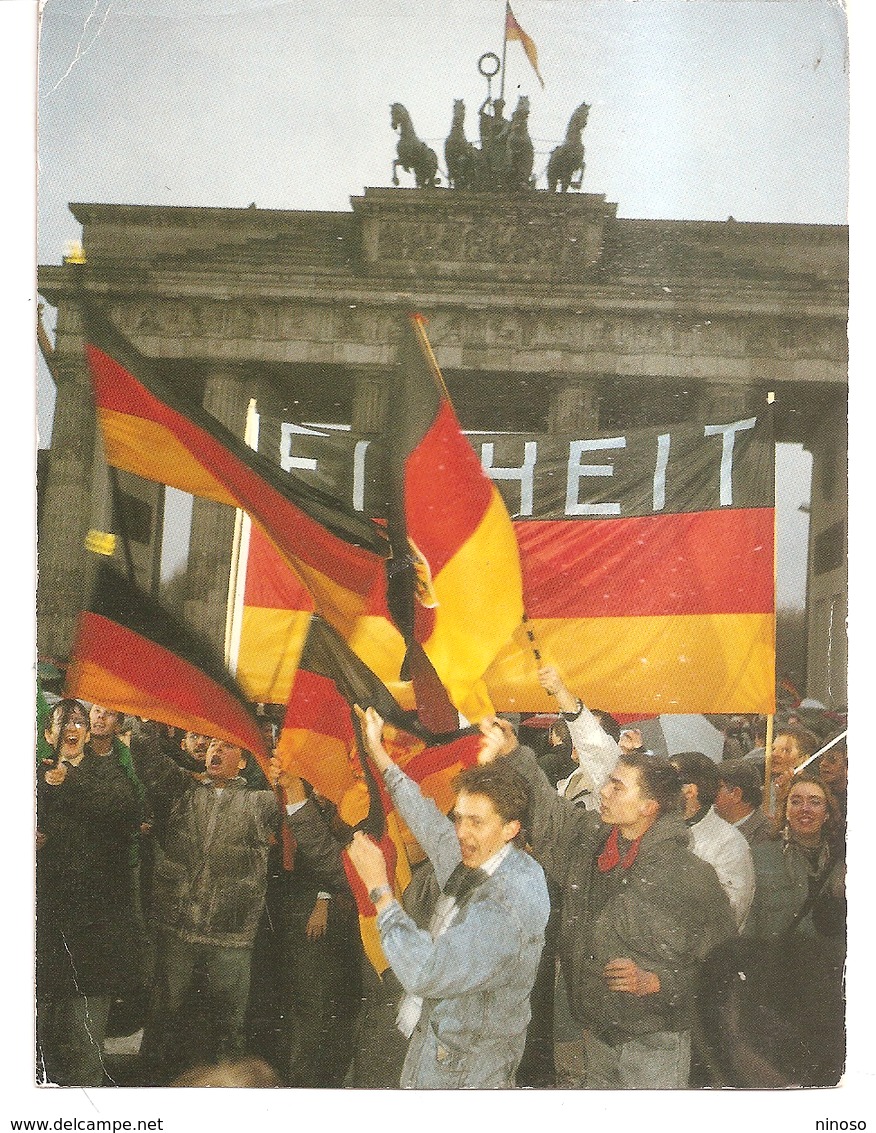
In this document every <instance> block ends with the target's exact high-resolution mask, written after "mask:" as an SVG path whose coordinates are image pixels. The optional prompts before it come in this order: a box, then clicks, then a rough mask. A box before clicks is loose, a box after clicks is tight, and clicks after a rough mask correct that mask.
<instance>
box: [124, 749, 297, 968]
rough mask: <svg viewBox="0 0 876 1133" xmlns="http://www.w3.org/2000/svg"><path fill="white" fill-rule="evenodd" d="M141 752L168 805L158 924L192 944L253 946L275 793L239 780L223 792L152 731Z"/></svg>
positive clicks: (143, 766)
mask: <svg viewBox="0 0 876 1133" xmlns="http://www.w3.org/2000/svg"><path fill="white" fill-rule="evenodd" d="M134 751H135V760H136V769H137V773H138V775H139V777H140V779H141V781H142V782H143V784H144V786H145V787H146V790H147V792H148V793H149V794H150V796H152V797H153V798H155V799H158V800H160V801H161V802H162V803H163V804H165V805H166V806H167V824H166V829H165V831H164V835H163V838H162V839H161V840H160V841H157V842H156V844H155V864H154V868H153V876H152V914H153V917H154V920H155V923H156V925H157V927H159V928H161V929H164V930H169V931H171V932H173V933H175V934H176V935H177V936H179V937H181V938H182V939H183V940H186V941H189V942H191V943H196V944H214V945H221V946H222V947H225V948H251V947H252V945H253V942H254V940H255V935H256V930H257V928H258V924H259V919H260V917H261V914H262V909H263V907H264V903H265V891H266V888H267V871H268V849H269V846H270V844H271V842H272V841H273V839H274V837H275V836H276V831H277V829H278V827H279V817H280V812H279V806H278V804H277V797H276V795H275V794H274V792H273V791H257V790H252V789H250V788H249V787H247V785H246V782H245V780H244V779H242V778H240V777H238V778H237V779H232V780H231V782H230V783H228V785H227V786H226V787H225V788H224V789H223V790H217V789H216V787H215V786H214V785H213V783H212V782H210V781H205V780H200V779H195V778H193V777H192V775H191V774H190V773H189V772H188V771H184V770H183V769H182V768H181V767H179V766H178V765H177V764H176V763H175V762H174V761H173V760H171V759H169V758H168V757H167V756H166V755H163V754H162V753H161V752H160V751H159V749H158V745H157V744H156V743H154V742H150V737H148V734H147V736H146V737H144V738H143V739H142V740H141V741H140V742H137V743H135V747H134Z"/></svg>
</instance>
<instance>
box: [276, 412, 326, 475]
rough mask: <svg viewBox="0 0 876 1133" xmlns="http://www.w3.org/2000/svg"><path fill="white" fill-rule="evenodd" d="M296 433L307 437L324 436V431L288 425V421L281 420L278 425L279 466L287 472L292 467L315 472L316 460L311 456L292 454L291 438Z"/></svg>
mask: <svg viewBox="0 0 876 1133" xmlns="http://www.w3.org/2000/svg"><path fill="white" fill-rule="evenodd" d="M296 434H298V435H299V436H300V435H301V434H304V435H305V436H309V437H324V436H325V433H319V432H317V431H316V429H306V428H305V427H304V426H303V425H290V424H289V422H288V421H283V423H282V424H281V425H280V467H281V468H282V469H283V471H284V472H289V471H291V470H292V469H293V468H303V469H306V470H307V471H308V472H316V460H315V459H314V458H313V457H307V456H293V455H292V438H293V436H295V435H296Z"/></svg>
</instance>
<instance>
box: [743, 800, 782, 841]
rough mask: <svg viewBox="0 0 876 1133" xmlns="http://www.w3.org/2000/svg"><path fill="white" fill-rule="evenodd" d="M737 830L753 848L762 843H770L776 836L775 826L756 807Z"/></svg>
mask: <svg viewBox="0 0 876 1133" xmlns="http://www.w3.org/2000/svg"><path fill="white" fill-rule="evenodd" d="M736 829H737V830H738V831H739V833H740V834H741V835H742V836H743V837H744V838H745V840H746V842H748V844H749V846H752V847H754V846H757V845H759V844H760V843H761V842H769V841H770V840H771V839H772V838H773V836H774V832H773V824H772V822H771V820H770V819H769V818H767V816H766V815H765V814H764V812H763V811H762V810H761V809H760V807H756V808H755V809H754V810H753V811H752V812H751V814H750V815H749V816H748V818H745V819H743V820H742V822H740V823H739V824H738V825H737V826H736Z"/></svg>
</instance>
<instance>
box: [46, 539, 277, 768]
mask: <svg viewBox="0 0 876 1133" xmlns="http://www.w3.org/2000/svg"><path fill="white" fill-rule="evenodd" d="M65 695H67V696H74V697H80V698H81V699H83V700H87V701H91V702H92V703H96V704H107V705H111V706H112V707H113V708H115V709H118V711H120V712H125V713H130V714H131V715H133V716H142V717H143V718H145V719H149V720H158V721H160V722H162V723H165V724H170V725H172V726H173V727H176V728H184V729H186V730H187V731H194V732H201V733H203V734H204V735H208V736H217V737H219V738H220V739H224V740H227V741H228V742H229V743H233V744H235V745H237V746H238V747H241V748H243V749H245V750H246V751H250V752H252V754H253V755H254V756H255V757H256V759H257V760H258V762H259V765H260V766H261V768H262V770H263V771H264V772H265V775H266V776H267V775H269V758H270V756H269V752H268V750H267V747H266V745H265V741H264V738H263V736H262V732H261V729H260V727H259V721H258V718H257V717H256V715H255V713H254V712H253V710H252V709H251V707H250V706H249V704H248V703H247V701H246V698H245V696H244V694H243V692H242V690H241V689H240V688H239V687H238V685H237V684H236V683H235V681H234V680H233V678H232V677H231V676H230V675H229V674H228V672H227V670H226V669H225V666H224V665H223V664H222V661H221V660H220V658H219V657H218V656H217V654H216V653H215V651H214V650H213V649H212V647H211V646H209V645H208V644H206V643H205V642H201V641H199V640H198V639H197V638H195V637H194V635H193V634H192V632H191V631H190V630H189V629H188V628H186V627H185V626H183V625H182V624H181V623H180V622H179V621H178V620H177V619H176V618H175V617H173V615H172V614H170V613H169V612H168V611H167V610H166V609H164V607H163V606H161V605H159V603H157V602H155V601H153V600H152V599H151V598H149V597H148V596H147V595H145V594H144V593H143V592H142V591H141V590H139V588H138V587H136V586H134V584H133V583H131V582H129V581H128V580H127V579H126V578H125V577H124V576H123V575H122V574H120V573H119V571H118V570H116V568H115V567H114V566H112V564H111V563H109V562H106V561H101V562H99V563H98V564H97V566H96V568H95V582H94V587H93V590H92V594H91V599H90V601H89V604H88V607H87V609H85V610H83V611H82V613H81V614H80V616H79V622H78V627H77V632H76V638H75V641H74V644H73V648H72V651H71V659H70V664H69V665H68V667H67V674H66V688H65Z"/></svg>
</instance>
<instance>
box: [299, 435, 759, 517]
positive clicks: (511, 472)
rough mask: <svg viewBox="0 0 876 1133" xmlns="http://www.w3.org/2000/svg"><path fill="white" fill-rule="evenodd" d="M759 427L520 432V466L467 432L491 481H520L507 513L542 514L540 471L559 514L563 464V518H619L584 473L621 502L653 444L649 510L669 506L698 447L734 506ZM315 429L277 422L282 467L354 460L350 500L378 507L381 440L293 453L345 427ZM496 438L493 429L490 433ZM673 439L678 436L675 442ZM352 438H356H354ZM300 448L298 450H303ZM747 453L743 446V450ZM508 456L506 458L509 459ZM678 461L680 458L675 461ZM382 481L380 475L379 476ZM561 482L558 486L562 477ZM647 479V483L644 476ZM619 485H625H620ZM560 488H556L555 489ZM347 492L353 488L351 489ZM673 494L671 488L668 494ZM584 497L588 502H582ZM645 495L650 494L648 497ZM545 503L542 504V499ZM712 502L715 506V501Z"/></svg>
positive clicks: (620, 510)
mask: <svg viewBox="0 0 876 1133" xmlns="http://www.w3.org/2000/svg"><path fill="white" fill-rule="evenodd" d="M756 425H757V417H747V418H745V419H743V420H740V421H733V422H731V423H730V424H727V425H704V426H701V425H698V426H697V427H696V430H695V432H694V433H693V436H691V433H690V432H688V433H687V434H686V435H684V436H677V435H676V434H673V433H657V434H654V433H651V434H649V435H648V437H647V438H646V439H644V438H643V437H642V436H641V435H640V434H638V433H636V434H633V436H632V437H631V438H627V437H625V436H621V437H607V438H606V437H597V438H591V439H587V440H577V439H576V440H569V441H567V440H566V438H561V437H556V438H554V437H551V436H549V435H540V436H538V437H534V438H531V439H529V440H524V439H523V437H519V439H518V440H517V442H516V443H515V445H514V447H513V449H511V451H512V452H513V453H514V454H515V456H511V457H510V459H515V458H516V454H517V453H519V452H520V448H519V445H522V447H523V460H522V463H521V464H519V465H517V464H512V465H500V466H496V465H495V464H494V461H495V459H496V446H497V444H498V445H499V446H500V453H502V452H508V449H503V448H502V447H501V446H502V442H501V441H495V442H494V441H481V440H480V436H483V433H482V432H479V433H476V434H467V435H468V436H469V440H470V442H471V444H472V446H473V448H474V450H475V452H477V451H478V446H480V464H481V469H482V470H483V472H484V474H485V475H486V476H489V477H490V479H491V480H492V481H494V482H498V481H505V482H506V483H507V482H509V481H510V482H512V483H518V484H519V485H520V507H519V510H518V511H516V512H513V511H512V507H513V505H514V495H515V489H514V488H511V489H510V490H509V489H504V488H503V489H502V494H503V497H510V499H506V503H507V505H508V509H509V511H512V518H528V517H530V516H533V515H535V514H536V513H537V509H536V498H535V497H536V491H537V489H538V487H539V484H540V483H541V480H539V482H538V484H537V482H536V476H537V474H538V475H541V476H542V478H543V479H544V483H545V486H546V485H547V484H548V483H550V484H551V487H550V488H549V489H547V488H546V490H548V491H549V492H550V497H551V504H550V506H551V508H552V514H556V511H555V510H553V509H556V508H557V506H558V504H559V502H560V501H558V500H557V499H556V494H557V488H559V489H560V491H561V490H562V480H561V479H560V478H561V476H562V467H563V462H565V463H566V494H565V515H567V516H620V515H623V514H624V509H625V507H626V506H627V505H625V504H624V503H623V502H617V503H615V502H606V501H604V500H601V501H600V502H588V501H587V494H588V493H587V486H586V485H584V486H582V483H581V481H582V480H584V479H586V478H587V477H591V476H595V477H601V478H603V479H604V478H605V477H607V476H618V480H617V481H615V483H616V485H617V487H616V493H617V495H618V496H620V497H621V499H623V498H624V492H626V491H628V490H629V486H628V484H627V476H626V475H624V476H622V475H621V472H622V470H623V469H624V468H626V469H627V472H629V468H628V466H629V465H630V464H631V463H632V464H633V465H635V479H636V482H637V484H638V487H637V488H636V489H635V490H636V491H637V492H639V491H641V489H644V490H645V491H647V488H646V484H647V480H646V479H645V477H647V474H648V473H647V462H648V460H649V458H650V457H649V452H648V450H649V448H650V446H651V445H654V446H655V451H654V457H653V459H654V464H653V469H654V471H653V478H652V495H651V507H652V511H653V513H655V514H656V513H658V512H661V511H664V510H665V508H666V506H667V505H666V500H667V492H668V490H669V487H670V484H671V483H672V482H674V481H673V469H674V468H675V466H676V465H677V464H678V462H679V460H685V459H691V457H692V455H693V453H692V451H691V450H692V449H693V448H698V449H699V450H700V453H699V455H698V456H697V457H696V459H697V460H701V461H702V462H703V464H704V465H705V467H704V468H703V472H704V473H705V472H706V470H707V469H708V468H710V467H713V466H714V465H715V464H719V467H718V468H717V469H715V470H714V472H713V473H712V476H713V477H714V475H715V473H717V483H716V482H715V479H712V480H711V483H712V484H713V485H714V487H715V488H717V489H718V499H719V503H718V506H720V507H732V506H733V471H734V467H733V462H734V458H735V457H736V455H737V450H736V447H735V442H736V437H737V434H741V433H743V432H745V431H748V430H751V429H754V428H755V426H756ZM324 428H325V431H323V427H322V426H320V427H318V428H310V427H308V426H306V425H296V424H290V423H289V422H282V423H281V426H280V438H281V439H280V463H281V466H282V468H283V469H284V470H285V471H290V470H299V469H300V470H302V471H305V472H310V473H314V472H317V471H318V470H319V469H320V468H321V469H322V472H323V475H324V476H325V474H326V473H327V471H328V470H329V468H331V469H332V470H333V471H334V472H335V474H336V475H338V474H340V475H343V474H342V473H338V471H337V464H338V462H340V463H341V464H343V462H344V461H345V460H346V461H347V462H349V461H350V460H352V505H353V508H354V509H355V510H356V511H357V512H364V511H365V509H366V503H369V502H370V503H371V506H372V507H373V506H374V501H366V496H367V495H368V493H369V481H368V476H367V467H368V465H369V462H372V463H373V461H375V460H377V461H378V464H380V462H381V461H382V460H383V459H384V458H385V452H384V451H382V449H381V445H380V442H379V441H378V442H377V445H376V447H375V445H374V444H372V440H373V438H371V439H368V440H364V439H363V440H357V441H355V442H354V443H353V444H352V452H351V450H350V449H349V448H343V447H341V448H338V447H337V446H334V447H332V448H331V449H330V450H329V451H330V453H331V457H330V459H328V458H327V459H325V460H324V459H323V455H324V454H323V449H322V447H321V445H320V443H319V441H314V440H310V439H308V441H307V443H306V450H307V449H309V451H310V452H316V453H317V456H296V455H295V454H294V452H293V445H295V444H299V442H298V441H296V439H295V438H296V437H302V436H304V437H307V438H325V439H328V438H329V437H330V436H331V435H332V432H334V431H336V430H337V431H341V430H343V431H345V432H348V431H349V430H346V429H343V427H342V426H333V425H327V426H325V427H324ZM701 428H702V429H703V434H702V435H701V434H700V429H701ZM493 435H494V436H495V435H496V434H493ZM701 436H703V437H705V438H711V437H716V436H720V437H721V457H720V462H719V461H718V460H717V448H716V447H715V446H714V445H713V444H709V443H706V444H705V445H704V444H703V441H702V440H701V439H698V438H700V437H701ZM673 438H674V439H673ZM351 440H352V438H351ZM566 444H568V446H569V447H568V458H567V460H566V459H565V446H566ZM623 449H627V450H629V451H628V453H627V455H626V456H625V457H623V458H621V457H618V458H617V461H618V462H620V461H622V463H620V467H619V468H618V467H616V465H615V463H604V464H595V463H594V464H587V463H584V461H585V460H586V459H587V454H591V453H597V452H611V451H615V452H616V451H618V450H623ZM299 451H300V448H299ZM743 451H744V450H743ZM506 459H508V457H506ZM673 461H674V462H675V463H673ZM378 479H379V478H378ZM558 480H559V484H557V481H558ZM643 480H644V481H645V482H644V483H642V481H643ZM698 481H699V482H700V483H701V484H702V480H701V478H700V476H699V474H698ZM621 483H623V484H624V485H625V487H623V488H622V487H621ZM554 485H556V487H554ZM337 488H338V490H341V485H340V483H339V484H338V485H337ZM702 490H703V491H704V492H706V493H707V495H708V497H709V499H710V500H714V495H713V492H714V488H712V489H711V490H709V489H708V488H706V487H705V485H703V486H702ZM347 491H349V488H348V489H347ZM611 492H612V488H611V486H609V488H608V491H606V492H601V493H600V495H602V496H605V495H608V494H609V493H611ZM670 495H671V493H670ZM582 497H584V500H583V501H582ZM637 498H638V499H639V500H640V504H639V506H641V503H642V502H644V501H642V500H641V496H639V497H637ZM645 498H647V497H645ZM539 503H543V501H539ZM710 506H715V504H714V503H712V504H711V505H710Z"/></svg>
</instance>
